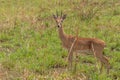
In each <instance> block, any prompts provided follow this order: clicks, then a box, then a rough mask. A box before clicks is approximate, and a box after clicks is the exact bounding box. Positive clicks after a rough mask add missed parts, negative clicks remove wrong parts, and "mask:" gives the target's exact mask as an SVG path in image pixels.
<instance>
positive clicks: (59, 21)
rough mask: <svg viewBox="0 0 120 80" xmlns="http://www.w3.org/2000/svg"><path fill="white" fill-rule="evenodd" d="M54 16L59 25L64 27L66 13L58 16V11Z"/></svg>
mask: <svg viewBox="0 0 120 80" xmlns="http://www.w3.org/2000/svg"><path fill="white" fill-rule="evenodd" d="M53 18H54V19H55V21H56V23H57V27H58V28H60V27H62V22H63V21H64V19H65V18H66V14H64V15H63V14H62V12H61V15H60V16H58V13H57V12H56V15H53Z"/></svg>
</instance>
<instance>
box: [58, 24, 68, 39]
mask: <svg viewBox="0 0 120 80" xmlns="http://www.w3.org/2000/svg"><path fill="white" fill-rule="evenodd" d="M58 30H59V37H60V39H61V40H62V41H64V40H65V39H66V36H65V33H64V31H63V28H62V26H61V27H59V29H58Z"/></svg>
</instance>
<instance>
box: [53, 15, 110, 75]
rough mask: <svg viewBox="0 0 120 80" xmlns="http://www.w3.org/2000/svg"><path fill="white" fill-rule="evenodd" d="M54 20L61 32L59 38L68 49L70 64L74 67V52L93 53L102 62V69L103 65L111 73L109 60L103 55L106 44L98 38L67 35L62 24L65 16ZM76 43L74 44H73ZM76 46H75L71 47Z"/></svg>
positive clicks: (55, 17) (56, 17)
mask: <svg viewBox="0 0 120 80" xmlns="http://www.w3.org/2000/svg"><path fill="white" fill-rule="evenodd" d="M54 19H55V21H56V23H57V26H58V27H59V28H58V31H59V37H60V39H61V42H62V45H63V47H64V48H66V49H67V50H68V51H69V54H68V62H69V63H70V64H71V66H72V57H73V52H79V51H85V50H88V51H91V52H92V53H94V56H95V57H96V58H97V59H98V60H99V61H100V62H101V67H102V65H103V64H105V66H106V67H107V72H108V73H109V68H110V65H109V61H108V59H107V58H106V57H105V56H104V55H103V50H104V47H105V46H106V44H105V42H104V41H103V40H100V39H96V38H81V37H76V36H72V35H67V34H65V33H64V31H63V26H62V22H63V20H64V19H65V15H63V16H62V15H61V16H59V17H58V16H55V15H54ZM73 42H74V43H73ZM72 44H74V46H72V48H71V45H72Z"/></svg>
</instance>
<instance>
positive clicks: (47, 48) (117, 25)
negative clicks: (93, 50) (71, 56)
mask: <svg viewBox="0 0 120 80" xmlns="http://www.w3.org/2000/svg"><path fill="white" fill-rule="evenodd" d="M0 5H1V7H0V77H1V79H2V80H6V79H7V80H23V79H27V80H37V79H38V80H66V79H71V80H80V79H82V80H119V79H120V3H119V0H114V1H113V0H100V1H98V0H92V1H91V0H85V2H83V1H82V0H64V1H58V0H51V1H49V0H11V1H10V0H1V1H0ZM56 11H58V12H59V14H60V12H61V11H63V13H65V14H67V18H66V20H65V21H64V23H63V28H64V31H65V32H66V34H72V35H76V29H78V35H79V36H81V37H96V38H99V39H102V40H104V41H105V42H106V44H107V47H106V48H105V50H104V51H105V55H106V56H108V57H109V61H110V64H111V66H112V68H111V69H110V74H109V75H108V74H106V72H105V69H103V73H102V74H99V71H98V69H97V68H96V66H95V65H96V60H95V59H94V57H93V56H81V55H80V56H79V62H78V63H77V71H76V73H74V72H72V71H69V70H66V68H67V65H68V63H67V61H66V59H67V55H68V52H67V50H65V49H64V48H63V47H62V45H61V41H60V39H59V37H58V31H57V27H56V23H55V21H54V19H53V17H52V15H53V14H55V13H56ZM99 67H100V65H99ZM1 74H2V75H1ZM84 76H85V77H84Z"/></svg>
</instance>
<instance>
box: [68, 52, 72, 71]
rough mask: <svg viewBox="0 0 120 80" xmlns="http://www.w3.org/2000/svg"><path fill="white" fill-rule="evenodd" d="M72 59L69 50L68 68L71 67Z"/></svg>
mask: <svg viewBox="0 0 120 80" xmlns="http://www.w3.org/2000/svg"><path fill="white" fill-rule="evenodd" d="M72 61H73V52H72V51H69V55H68V68H70V69H72Z"/></svg>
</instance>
